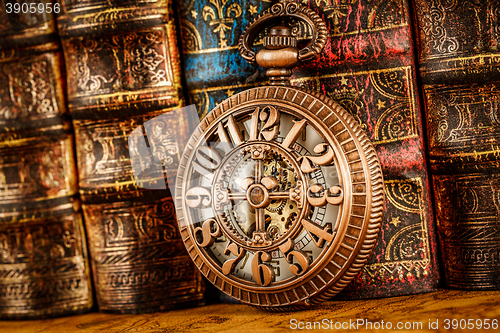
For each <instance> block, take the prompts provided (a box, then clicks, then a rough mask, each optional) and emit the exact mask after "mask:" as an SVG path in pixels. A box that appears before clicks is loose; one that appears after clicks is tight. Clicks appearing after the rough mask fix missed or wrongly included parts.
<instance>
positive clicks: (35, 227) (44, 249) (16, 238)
mask: <svg viewBox="0 0 500 333" xmlns="http://www.w3.org/2000/svg"><path fill="white" fill-rule="evenodd" d="M6 3H7V1H0V254H1V255H0V318H2V319H28V318H29V319H34V318H43V317H53V316H60V315H68V314H76V313H82V312H85V311H88V310H89V309H90V308H91V307H92V304H93V300H92V289H91V280H90V269H89V261H88V256H87V250H86V240H85V235H84V229H83V223H82V212H81V208H80V207H81V204H80V200H79V198H78V188H77V180H76V165H75V156H74V148H73V147H74V138H73V134H72V127H71V122H70V120H69V117H68V114H67V110H66V105H65V98H64V94H63V89H64V88H63V87H64V80H63V78H62V72H63V59H62V54H61V47H60V43H59V41H58V39H57V34H56V26H55V20H54V18H53V17H52V15H46V14H44V15H43V14H29V15H27V14H23V13H19V14H16V13H7V11H6V10H5V9H6Z"/></svg>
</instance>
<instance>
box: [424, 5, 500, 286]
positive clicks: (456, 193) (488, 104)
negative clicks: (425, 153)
mask: <svg viewBox="0 0 500 333" xmlns="http://www.w3.org/2000/svg"><path fill="white" fill-rule="evenodd" d="M499 12H500V3H499V2H498V1H490V0H487V1H481V2H479V1H466V2H460V1H444V0H432V1H431V0H422V1H415V2H414V13H415V25H416V27H417V31H418V40H417V41H418V48H419V50H418V55H419V64H420V78H421V81H422V84H423V92H424V104H425V109H426V118H427V132H428V144H429V155H430V163H431V167H432V178H433V183H434V196H435V200H436V219H437V228H438V234H439V242H440V246H441V252H442V259H443V264H444V273H445V274H444V278H445V282H446V284H447V286H449V287H454V288H462V289H498V288H499V287H500V219H499V217H500V204H499V202H500V201H499V198H500V197H499V196H498V194H499V193H500V192H499V191H500V171H499V166H500V158H499V156H500V147H499V146H500V126H499V125H500V118H499V115H500V113H499V112H500V110H499V108H498V101H499V100H500V81H499V80H500V52H499V46H500V45H499V42H500V22H499V20H498V13H499Z"/></svg>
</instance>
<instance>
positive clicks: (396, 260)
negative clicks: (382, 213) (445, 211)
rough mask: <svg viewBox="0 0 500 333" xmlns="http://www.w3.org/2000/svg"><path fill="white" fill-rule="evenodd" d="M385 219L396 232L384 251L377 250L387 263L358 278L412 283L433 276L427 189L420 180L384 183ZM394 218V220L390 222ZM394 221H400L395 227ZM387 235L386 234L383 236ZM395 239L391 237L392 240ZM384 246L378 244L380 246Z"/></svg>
mask: <svg viewBox="0 0 500 333" xmlns="http://www.w3.org/2000/svg"><path fill="white" fill-rule="evenodd" d="M385 194H386V198H387V199H388V203H386V215H387V217H386V219H387V220H391V219H392V220H391V222H390V226H389V224H387V227H385V228H390V229H392V228H393V229H396V230H397V231H396V232H394V233H390V234H388V235H387V236H385V235H384V236H383V237H389V238H385V239H384V240H383V242H382V243H383V244H387V245H384V246H385V248H377V249H376V251H377V252H378V253H383V254H384V262H373V261H371V262H369V263H368V264H367V265H366V266H365V267H364V268H363V273H362V274H361V276H360V277H359V278H360V279H362V280H363V281H367V280H369V279H370V278H385V279H390V280H393V281H394V280H400V281H405V280H411V279H413V278H421V277H424V276H428V275H430V274H432V273H433V272H432V269H433V267H432V265H431V264H430V262H431V259H430V257H431V255H432V254H431V249H430V244H429V239H430V237H429V236H430V235H429V230H428V226H427V220H428V216H427V212H426V207H425V200H424V195H425V193H424V187H423V184H422V180H421V179H420V178H415V179H398V180H386V181H385ZM391 216H393V217H392V218H391ZM393 221H397V222H396V223H393ZM384 234H385V233H384ZM391 235H392V236H391ZM380 245H381V243H380V242H379V245H378V246H380Z"/></svg>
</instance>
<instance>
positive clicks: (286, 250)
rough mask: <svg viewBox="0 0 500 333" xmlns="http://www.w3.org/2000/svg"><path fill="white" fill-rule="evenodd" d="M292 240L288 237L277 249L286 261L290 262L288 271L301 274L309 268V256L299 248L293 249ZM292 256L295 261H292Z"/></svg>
mask: <svg viewBox="0 0 500 333" xmlns="http://www.w3.org/2000/svg"><path fill="white" fill-rule="evenodd" d="M293 246H294V242H293V240H291V239H290V238H289V239H288V240H287V242H286V243H285V244H282V245H281V246H280V247H279V249H280V251H281V253H283V256H284V257H285V259H286V261H287V262H288V263H289V264H291V265H290V271H291V272H292V273H293V274H295V275H297V276H298V275H302V274H304V273H305V271H307V269H308V268H309V258H308V257H307V256H306V254H305V253H304V252H302V251H301V250H294V251H291V250H293ZM293 257H295V259H296V260H297V263H296V264H294V263H293Z"/></svg>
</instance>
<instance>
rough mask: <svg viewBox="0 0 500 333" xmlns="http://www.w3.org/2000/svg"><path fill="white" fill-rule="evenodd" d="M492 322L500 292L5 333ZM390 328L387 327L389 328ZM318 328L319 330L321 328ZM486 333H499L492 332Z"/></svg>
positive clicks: (154, 316)
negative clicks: (319, 323)
mask: <svg viewBox="0 0 500 333" xmlns="http://www.w3.org/2000/svg"><path fill="white" fill-rule="evenodd" d="M486 318H489V319H490V322H491V321H492V320H493V319H497V320H500V291H481V292H479V291H458V290H439V291H437V292H433V293H429V294H420V295H412V296H401V297H392V298H382V299H376V300H357V301H338V302H326V303H324V304H322V305H320V306H318V307H316V308H315V309H314V310H308V311H301V312H292V313H268V312H264V311H262V310H258V309H254V308H252V307H250V306H246V305H234V304H231V305H230V304H215V305H209V306H204V307H199V308H194V309H184V310H177V311H171V312H165V313H151V314H142V315H114V314H105V313H90V314H86V315H80V316H71V317H64V318H56V319H49V320H36V321H17V322H16V321H3V322H0V332H11V333H15V332H44V333H52V332H72V333H73V332H155V333H157V332H242V333H243V332H245V333H246V332H252V333H254V332H273V333H274V332H288V331H316V330H305V329H304V330H299V329H296V330H292V329H291V328H290V327H291V325H290V322H291V320H293V319H296V320H297V323H298V322H303V323H304V325H306V322H315V321H322V320H323V319H326V320H328V322H330V320H331V321H332V322H333V325H335V323H336V322H339V323H343V322H349V320H351V321H356V320H357V319H364V320H365V321H370V322H372V323H374V324H373V326H374V327H373V328H372V329H369V328H368V329H365V326H364V325H362V326H360V327H359V328H360V331H365V332H375V331H377V332H380V331H390V330H388V329H381V328H379V329H378V330H377V329H375V327H376V324H375V323H376V322H378V323H381V322H382V321H384V325H386V324H387V322H391V323H392V325H393V328H395V325H397V323H398V322H401V323H413V322H421V323H422V326H421V327H422V328H421V329H416V330H400V331H401V332H408V331H415V332H431V331H432V332H436V331H437V332H444V331H451V332H461V331H468V332H478V331H481V330H477V329H473V330H472V329H465V330H461V329H460V328H458V329H456V330H446V329H445V319H458V320H461V319H465V320H468V319H473V320H474V322H475V321H476V320H477V319H486ZM429 320H430V321H431V322H436V320H438V323H439V328H438V329H437V330H434V329H429ZM304 327H306V326H304ZM384 327H385V326H384ZM317 328H318V326H317ZM317 331H332V332H348V331H355V330H354V329H349V328H346V325H345V324H344V329H342V328H340V329H335V327H333V329H330V328H328V329H323V330H321V329H319V330H317ZM483 331H485V332H494V331H498V330H494V329H489V330H483Z"/></svg>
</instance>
